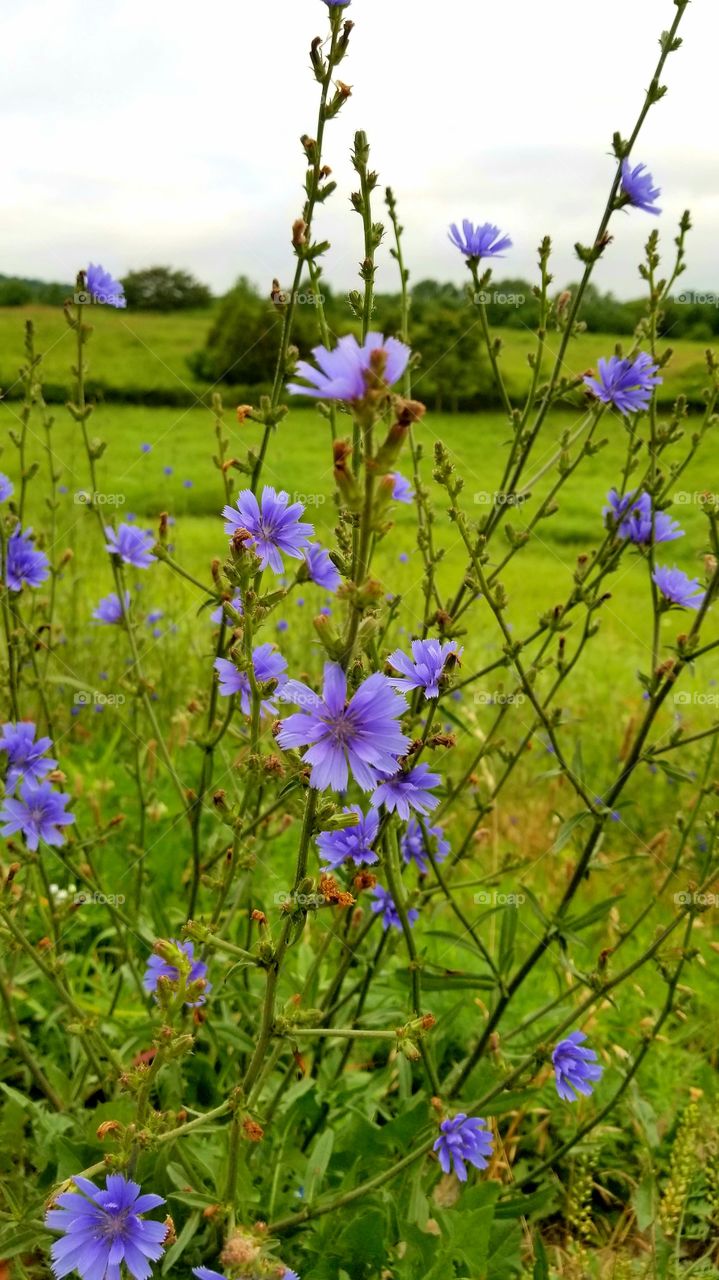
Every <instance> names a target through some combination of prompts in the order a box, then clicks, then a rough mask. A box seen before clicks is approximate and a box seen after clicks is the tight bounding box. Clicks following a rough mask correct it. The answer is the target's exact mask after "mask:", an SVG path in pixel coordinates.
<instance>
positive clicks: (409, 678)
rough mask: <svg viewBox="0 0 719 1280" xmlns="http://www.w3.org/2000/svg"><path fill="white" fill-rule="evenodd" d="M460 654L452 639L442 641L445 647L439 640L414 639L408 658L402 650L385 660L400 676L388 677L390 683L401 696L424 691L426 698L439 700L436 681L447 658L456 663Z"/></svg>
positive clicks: (396, 651)
mask: <svg viewBox="0 0 719 1280" xmlns="http://www.w3.org/2000/svg"><path fill="white" fill-rule="evenodd" d="M462 653H463V650H462V649H458V648H457V644H456V641H454V640H445V642H444V644H440V642H439V640H413V641H412V657H411V658H410V657H408V655H407V654H406V653H403V652H402V650H401V649H395V651H394V653H391V654H390V655H389V657H388V659H387V661H388V662H389V664H390V666H391V667H394V669H395V671H399V672H401V677H402V678H401V679H400V678H398V677H397V676H390V677H389V681H390V684H392V685H394V687H395V689H401V690H402V691H403V693H411V691H412V690H413V689H424V696H425V698H438V697H439V682H440V679H441V677H442V674H443V672H444V668H445V666H446V665H447V662H448V660H449V658H450V656H451V655H454V657H455V659H457V660H459V658H460V657H461V656H462Z"/></svg>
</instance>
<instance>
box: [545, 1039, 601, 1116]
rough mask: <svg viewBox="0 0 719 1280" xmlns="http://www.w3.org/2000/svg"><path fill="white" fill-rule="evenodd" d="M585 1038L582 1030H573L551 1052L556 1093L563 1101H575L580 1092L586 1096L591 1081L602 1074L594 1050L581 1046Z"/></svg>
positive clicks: (588, 1092)
mask: <svg viewBox="0 0 719 1280" xmlns="http://www.w3.org/2000/svg"><path fill="white" fill-rule="evenodd" d="M586 1038H587V1037H586V1036H585V1034H584V1032H583V1031H573V1032H572V1034H571V1035H570V1036H567V1038H566V1040H560V1041H559V1044H558V1045H556V1047H555V1049H554V1052H553V1053H552V1065H553V1067H554V1075H555V1079H556V1085H557V1093H558V1094H559V1096H560V1098H563V1099H564V1101H565V1102H576V1100H577V1097H578V1096H579V1094H580V1093H582V1094H584V1096H585V1097H587V1098H588V1097H589V1095H590V1094H591V1092H592V1082H593V1081H595V1080H600V1079H601V1076H602V1068H601V1067H600V1066H599V1064H598V1062H597V1055H596V1053H595V1052H594V1050H593V1049H585V1048H583V1047H582V1046H583V1042H584V1041H585V1040H586Z"/></svg>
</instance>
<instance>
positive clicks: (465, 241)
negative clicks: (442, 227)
mask: <svg viewBox="0 0 719 1280" xmlns="http://www.w3.org/2000/svg"><path fill="white" fill-rule="evenodd" d="M449 238H450V240H451V241H452V244H455V245H456V246H457V248H458V249H459V250H460V252H461V253H463V254H464V256H465V258H502V257H504V250H505V249H511V248H512V241H511V240H510V238H509V236H503V235H502V233H501V231H500V230H499V227H495V226H493V224H492V223H491V222H484V223H482V226H481V227H475V225H474V223H473V222H470V221H469V218H465V219H464V221H463V223H462V231H460V230H459V228H458V226H457V224H456V222H453V223H452V225H451V227H450V229H449Z"/></svg>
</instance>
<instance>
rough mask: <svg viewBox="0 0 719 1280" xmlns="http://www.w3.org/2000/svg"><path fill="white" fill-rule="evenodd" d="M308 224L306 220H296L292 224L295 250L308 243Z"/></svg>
mask: <svg viewBox="0 0 719 1280" xmlns="http://www.w3.org/2000/svg"><path fill="white" fill-rule="evenodd" d="M306 234H307V223H306V222H305V220H304V218H296V219H295V221H294V222H293V223H292V243H293V245H294V246H295V249H299V248H301V247H302V245H303V244H306V243H307V239H306Z"/></svg>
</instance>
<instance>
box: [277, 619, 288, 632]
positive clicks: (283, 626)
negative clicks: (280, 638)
mask: <svg viewBox="0 0 719 1280" xmlns="http://www.w3.org/2000/svg"><path fill="white" fill-rule="evenodd" d="M289 629H290V624H289V622H288V621H287V619H286V618H280V620H279V622H278V623H277V630H278V631H289Z"/></svg>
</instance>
